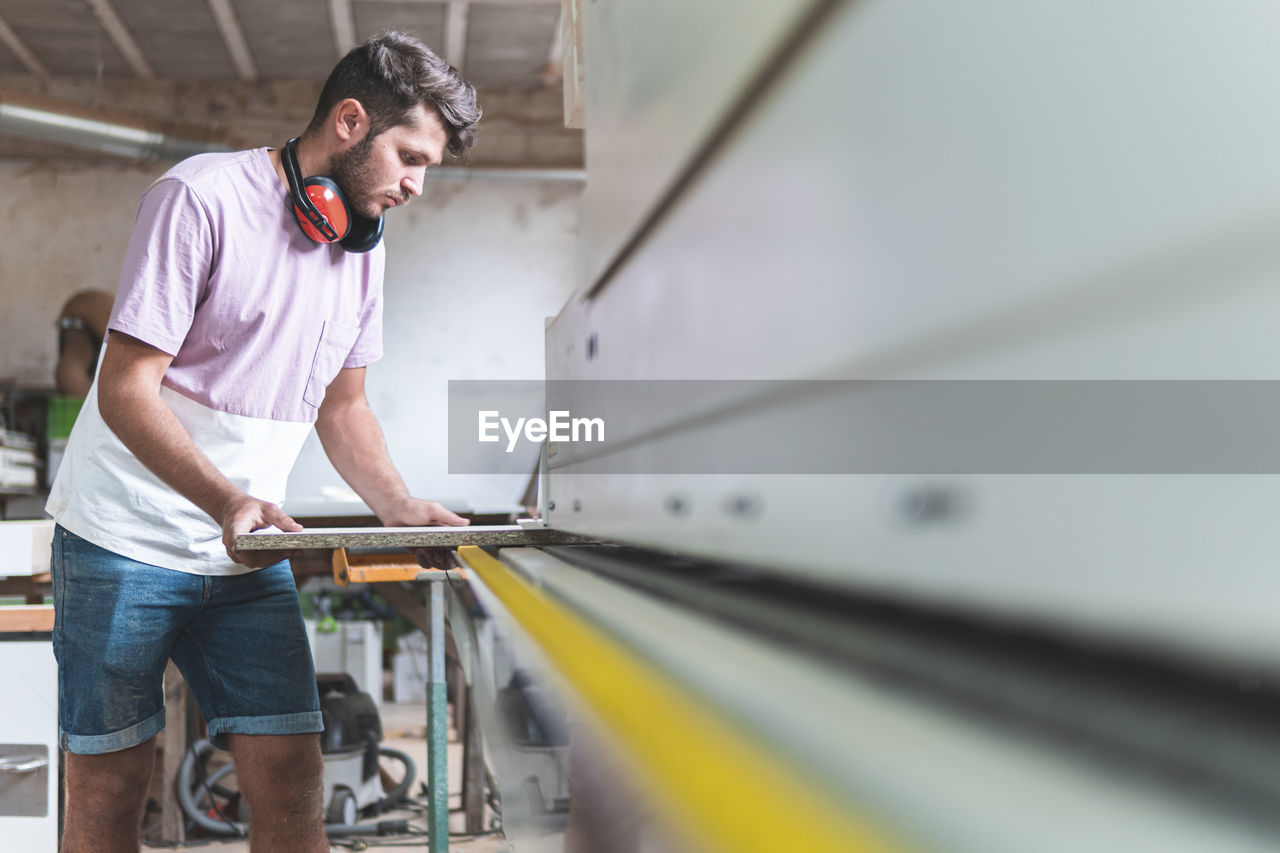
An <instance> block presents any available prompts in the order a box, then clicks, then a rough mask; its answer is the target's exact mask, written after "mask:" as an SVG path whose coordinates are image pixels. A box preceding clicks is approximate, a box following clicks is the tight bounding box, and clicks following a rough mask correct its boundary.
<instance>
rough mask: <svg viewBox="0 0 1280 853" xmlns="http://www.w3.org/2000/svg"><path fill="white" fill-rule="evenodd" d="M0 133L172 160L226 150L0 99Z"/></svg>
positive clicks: (223, 146) (220, 147) (130, 155)
mask: <svg viewBox="0 0 1280 853" xmlns="http://www.w3.org/2000/svg"><path fill="white" fill-rule="evenodd" d="M0 134H5V135H9V136H18V137H22V138H24V139H34V140H36V141H39V142H52V143H56V144H59V145H69V146H72V147H75V148H83V149H86V150H89V151H98V152H101V153H103V154H112V155H115V156H117V157H131V158H134V159H137V160H175V161H176V160H182V159H184V158H186V157H190V156H191V155H192V154H202V153H205V152H208V151H226V150H228V148H227V146H226V145H223V144H221V143H218V142H202V141H199V140H194V139H180V138H177V137H173V136H168V135H166V134H163V133H158V132H156V131H151V130H143V129H142V128H137V127H128V126H126V125H123V124H114V123H110V122H105V121H98V120H95V119H89V118H81V117H79V116H73V115H66V114H64V113H56V112H50V111H48V110H42V109H35V108H32V107H26V106H21V105H19V104H13V103H3V102H0Z"/></svg>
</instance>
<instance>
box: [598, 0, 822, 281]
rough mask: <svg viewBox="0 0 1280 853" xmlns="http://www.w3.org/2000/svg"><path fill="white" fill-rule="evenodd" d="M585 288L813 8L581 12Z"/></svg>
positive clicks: (728, 0) (677, 4)
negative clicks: (585, 168)
mask: <svg viewBox="0 0 1280 853" xmlns="http://www.w3.org/2000/svg"><path fill="white" fill-rule="evenodd" d="M582 5H583V10H582V14H583V19H584V24H583V26H584V31H583V48H584V51H585V63H586V66H587V69H588V70H587V72H586V80H585V85H586V93H587V108H586V128H587V139H588V140H589V143H588V146H587V152H586V154H587V165H588V170H589V171H590V173H591V180H590V182H589V183H588V184H587V188H586V191H585V193H584V195H583V201H582V205H583V215H582V241H581V243H580V246H581V254H580V272H581V282H580V283H581V284H582V285H583V286H584V287H586V288H591V287H594V286H596V284H597V283H598V280H599V278H600V276H601V274H602V273H603V272H604V271H605V269H606V268H607V267H608V266H609V265H610V264H611V263H612V262H613V261H614V259H615V258H616V256H617V255H618V253H619V251H620V250H621V249H622V248H623V246H624V245H625V244H626V243H627V242H628V241H629V240H630V239H631V238H632V237H633V236H634V235H635V233H636V231H637V229H638V228H639V227H640V225H641V224H642V222H643V221H644V219H645V217H647V216H649V215H651V214H652V213H653V212H654V210H655V208H656V207H657V206H658V204H659V203H660V202H661V200H662V199H663V197H664V196H665V195H666V194H667V193H669V192H670V191H671V190H672V189H673V188H674V186H675V185H676V183H677V179H678V178H679V176H680V174H681V172H682V171H683V170H684V169H685V168H687V167H688V166H689V164H690V162H691V161H692V160H693V159H694V158H695V157H696V156H697V154H698V152H699V150H700V149H701V147H702V146H704V145H706V144H707V143H708V138H709V137H710V136H711V135H712V134H713V132H714V130H715V129H716V127H717V126H718V125H719V124H720V123H721V122H723V121H724V120H726V118H728V117H729V116H730V114H731V113H732V112H733V111H734V110H735V109H736V108H737V106H738V103H737V102H738V100H739V99H740V98H741V97H742V96H743V95H744V94H745V93H746V92H747V90H748V87H749V83H750V81H751V80H752V79H753V78H754V77H755V76H756V75H757V74H759V73H760V72H761V70H762V69H764V68H767V67H768V63H770V62H771V61H772V59H773V56H774V53H775V52H776V51H778V50H779V49H780V48H781V47H782V46H783V43H784V42H785V40H786V37H787V35H788V33H789V31H790V30H791V28H792V27H794V26H796V25H797V23H798V22H800V21H801V20H803V18H804V16H805V15H806V14H807V13H809V12H811V10H812V9H814V8H815V7H819V6H822V5H825V3H823V2H816V1H815V0H736V2H735V0H703V2H699V3H686V2H681V0H644V2H636V0H631V2H614V3H583V4H582Z"/></svg>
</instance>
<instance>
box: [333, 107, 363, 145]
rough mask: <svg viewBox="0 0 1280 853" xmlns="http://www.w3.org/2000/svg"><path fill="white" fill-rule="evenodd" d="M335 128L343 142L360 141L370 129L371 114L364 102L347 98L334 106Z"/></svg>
mask: <svg viewBox="0 0 1280 853" xmlns="http://www.w3.org/2000/svg"><path fill="white" fill-rule="evenodd" d="M333 130H334V132H335V133H336V134H337V135H338V139H340V140H341V141H343V142H359V141H360V138H361V137H363V136H364V135H365V134H366V133H368V131H369V114H368V113H366V112H365V111H364V104H362V103H360V102H359V101H357V100H356V99H355V98H346V99H344V100H342V101H339V102H338V105H337V106H335V107H334V108H333Z"/></svg>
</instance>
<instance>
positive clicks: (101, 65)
mask: <svg viewBox="0 0 1280 853" xmlns="http://www.w3.org/2000/svg"><path fill="white" fill-rule="evenodd" d="M561 16H562V8H561V2H560V0H500V2H499V0H469V2H468V0H451V2H425V1H424V0H0V100H3V99H5V96H6V95H8V96H9V97H10V98H14V97H18V98H21V99H23V102H24V103H27V104H30V103H31V102H32V99H36V102H37V103H39V104H41V105H42V106H44V107H45V108H47V109H54V110H59V109H61V110H65V111H68V112H72V113H74V112H76V111H77V110H82V109H85V110H92V111H94V114H95V115H96V116H102V115H103V114H106V115H107V116H113V115H114V116H119V120H120V121H122V122H127V121H128V120H129V119H130V118H139V119H144V120H145V121H146V122H148V123H150V125H151V126H155V125H156V124H157V123H163V122H166V121H170V122H181V123H182V124H183V125H184V126H187V127H196V128H206V129H207V130H208V131H210V132H211V133H213V134H214V135H218V136H221V137H222V138H225V139H226V140H227V141H228V143H229V144H231V145H233V146H236V145H240V144H278V142H279V140H278V139H277V138H276V137H278V136H279V135H280V134H281V133H290V132H296V131H297V130H298V129H299V128H298V126H297V125H298V122H299V121H301V122H303V123H305V120H306V119H307V118H309V117H310V111H311V108H312V107H313V106H314V102H315V95H316V93H318V91H319V86H320V84H321V83H323V81H324V78H325V77H326V76H327V74H328V72H329V70H330V69H331V68H332V67H333V64H334V63H335V62H336V61H337V59H338V58H339V57H340V56H341V55H342V54H343V53H345V52H346V51H347V50H349V49H350V48H351V47H353V46H354V45H356V44H357V43H359V42H360V41H362V40H364V39H365V38H367V37H369V36H370V35H373V34H375V33H377V32H380V31H382V30H385V29H401V30H406V31H408V32H412V33H414V34H415V35H417V36H419V37H420V38H421V39H422V40H423V41H424V42H426V43H427V44H428V45H429V46H430V47H432V48H433V49H434V50H436V52H437V53H439V54H440V55H441V56H443V57H444V58H445V59H447V60H448V61H449V62H450V64H452V65H454V66H455V67H456V68H458V69H460V70H461V71H462V73H463V76H465V77H466V78H467V79H468V80H470V81H471V82H473V83H475V84H476V86H477V88H478V89H479V90H480V93H481V105H482V107H483V108H484V110H485V119H484V120H483V121H482V123H481V135H480V140H481V142H480V145H479V146H478V147H477V149H476V151H475V152H474V154H473V156H472V158H471V161H472V165H476V166H522V167H528V166H555V167H574V166H581V163H582V141H581V132H580V131H575V130H566V129H565V128H564V126H563V125H564V122H563V108H562V102H561V76H562V75H561V62H562V55H563V51H564V38H563V35H562V34H563V33H564V31H565V27H564V25H563V21H562V17H561ZM273 118H275V119H277V120H278V124H279V127H272V126H271V125H272V119H273ZM259 134H261V135H262V136H264V137H269V138H264V139H258V135H259ZM202 135H204V134H202ZM85 156H89V155H86V154H85V153H84V152H75V151H72V150H69V149H66V148H63V147H62V146H52V147H51V146H48V145H41V144H38V143H33V142H32V141H30V140H23V139H17V138H7V137H3V136H0V158H23V159H50V158H55V157H70V158H81V157H85Z"/></svg>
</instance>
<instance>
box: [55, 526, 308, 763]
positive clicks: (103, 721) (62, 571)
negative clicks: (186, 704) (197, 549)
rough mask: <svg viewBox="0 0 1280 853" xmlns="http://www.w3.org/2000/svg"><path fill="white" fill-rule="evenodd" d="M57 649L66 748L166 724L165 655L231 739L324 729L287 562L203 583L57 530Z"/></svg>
mask: <svg viewBox="0 0 1280 853" xmlns="http://www.w3.org/2000/svg"><path fill="white" fill-rule="evenodd" d="M52 574H53V604H54V612H55V619H54V626H53V651H54V654H55V655H56V656H57V658H58V700H59V702H58V706H59V707H58V724H59V735H60V738H61V742H62V747H63V748H64V749H66V750H67V751H69V752H74V753H80V754H95V753H102V752H115V751H116V750H121V749H128V748H129V747H131V746H136V745H137V744H140V743H143V742H144V741H146V740H148V739H150V738H152V737H154V736H155V735H156V733H157V732H159V731H160V730H161V729H163V728H164V670H165V665H166V664H167V662H168V661H169V659H170V658H172V659H173V662H174V663H175V664H177V665H178V669H179V670H181V672H182V676H183V678H185V679H186V681H187V684H188V685H190V687H191V692H192V694H193V695H194V696H195V699H196V702H197V703H198V704H199V706H200V711H201V712H202V713H203V714H204V718H205V720H206V721H208V724H209V737H210V740H212V741H213V743H214V744H215V745H216V746H219V747H221V748H223V749H225V748H226V736H227V735H228V734H263V735H279V734H302V733H306V732H319V731H323V729H324V724H323V720H322V718H321V716H320V699H319V696H318V694H317V691H316V676H315V666H314V664H313V663H312V660H311V649H310V646H309V645H308V644H307V635H306V628H305V626H304V625H303V621H302V612H301V610H300V609H299V606H298V593H297V589H296V587H295V585H294V581H293V573H292V572H291V571H290V569H289V563H288V562H287V561H285V562H281V563H277V564H275V565H274V566H269V567H267V568H265V569H260V570H258V571H254V572H248V573H246V574H241V575H230V576H225V575H224V576H217V577H207V576H204V575H193V574H188V573H186V572H179V571H175V570H173V569H164V568H160V567H158V566H152V565H148V564H147V563H139V562H137V561H135V560H130V559H129V558H127V557H121V556H119V555H118V554H115V553H112V552H111V551H107V550H105V549H103V548H99V547H98V546H97V545H94V544H93V543H91V542H88V541H86V540H84V539H81V538H80V537H79V536H76V535H75V534H74V533H72V532H70V531H68V530H65V529H64V528H63V527H62V526H61V525H59V526H57V527H56V528H55V529H54V537H53V555H52Z"/></svg>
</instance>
